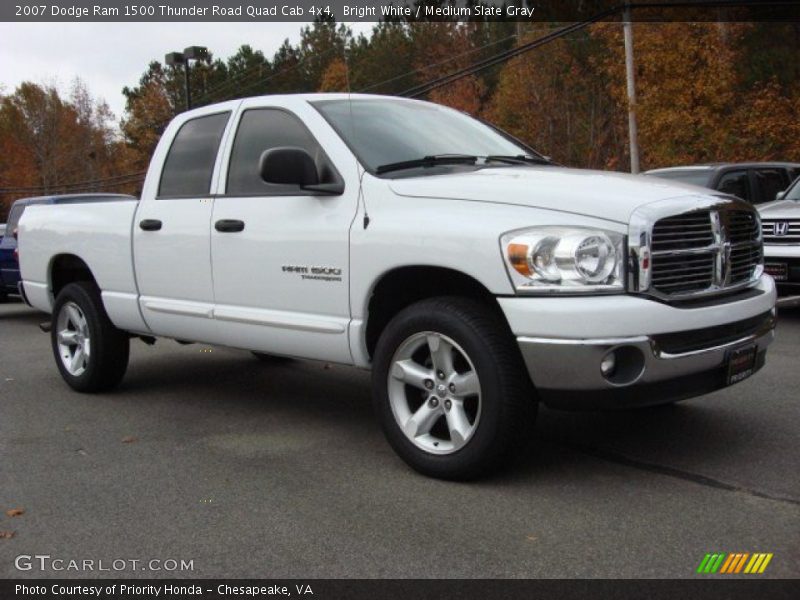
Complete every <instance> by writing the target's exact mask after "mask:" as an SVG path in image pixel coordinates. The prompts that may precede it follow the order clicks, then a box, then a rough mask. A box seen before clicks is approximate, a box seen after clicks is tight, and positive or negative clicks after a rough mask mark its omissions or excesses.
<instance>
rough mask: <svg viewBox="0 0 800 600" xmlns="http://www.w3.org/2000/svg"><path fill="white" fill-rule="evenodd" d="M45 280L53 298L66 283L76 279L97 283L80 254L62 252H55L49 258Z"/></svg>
mask: <svg viewBox="0 0 800 600" xmlns="http://www.w3.org/2000/svg"><path fill="white" fill-rule="evenodd" d="M47 271H48V277H47V282H48V286H49V288H50V292H51V293H52V294H53V299H55V298H57V297H58V293H59V292H60V291H61V290H62V289H63V288H64V286H66V285H67V284H70V283H74V282H76V281H87V282H90V283H94V284H96V283H97V279H95V276H94V273H92V270H91V268H89V265H88V264H87V263H86V261H85V260H83V259H82V258H81V257H80V256H77V255H76V254H69V253H62V254H56V255H55V256H53V258H52V259H50V265H49V266H48V269H47Z"/></svg>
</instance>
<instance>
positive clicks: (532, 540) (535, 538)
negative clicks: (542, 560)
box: [525, 535, 537, 542]
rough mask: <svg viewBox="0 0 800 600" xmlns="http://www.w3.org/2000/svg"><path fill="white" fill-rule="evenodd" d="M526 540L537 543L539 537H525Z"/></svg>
mask: <svg viewBox="0 0 800 600" xmlns="http://www.w3.org/2000/svg"><path fill="white" fill-rule="evenodd" d="M525 539H527V540H528V541H529V542H535V541H536V540H537V537H536V536H535V535H528V536H525Z"/></svg>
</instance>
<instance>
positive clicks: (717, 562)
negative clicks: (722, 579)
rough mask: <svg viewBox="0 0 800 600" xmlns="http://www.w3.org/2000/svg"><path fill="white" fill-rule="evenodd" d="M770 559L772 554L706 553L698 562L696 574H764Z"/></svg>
mask: <svg viewBox="0 0 800 600" xmlns="http://www.w3.org/2000/svg"><path fill="white" fill-rule="evenodd" d="M772 557H773V554H772V553H766V552H755V553H753V554H750V553H749V552H731V553H730V554H728V553H726V552H714V553H708V554H706V555H705V556H704V557H703V560H702V561H700V565H698V567H697V573H706V574H710V575H713V574H714V573H717V572H719V573H720V574H727V575H730V574H736V573H742V572H744V573H747V574H752V575H755V574H757V573H763V572H764V570H765V569H766V568H767V565H768V564H769V562H770V561H771V560H772ZM745 565H746V566H745Z"/></svg>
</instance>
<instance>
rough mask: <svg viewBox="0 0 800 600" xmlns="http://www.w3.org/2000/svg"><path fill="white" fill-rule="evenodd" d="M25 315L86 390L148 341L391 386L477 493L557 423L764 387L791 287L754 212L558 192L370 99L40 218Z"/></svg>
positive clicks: (422, 435) (263, 111)
mask: <svg viewBox="0 0 800 600" xmlns="http://www.w3.org/2000/svg"><path fill="white" fill-rule="evenodd" d="M19 241H20V253H21V267H22V276H23V285H22V292H23V294H24V296H25V298H26V299H27V301H28V302H29V303H30V304H31V305H33V306H34V307H36V308H39V309H42V310H44V311H47V312H51V313H52V333H51V336H52V346H53V353H54V355H55V362H56V364H57V366H58V369H59V370H60V372H61V375H62V376H63V378H64V379H65V380H66V382H67V383H68V384H69V385H70V386H72V387H73V388H75V389H76V390H78V391H82V392H97V391H101V390H107V389H109V388H111V387H113V386H115V385H117V384H118V383H119V382H120V381H121V379H122V378H123V375H124V373H125V369H126V365H127V362H128V348H129V341H130V339H131V338H135V337H142V338H143V339H146V340H152V338H154V337H167V338H174V339H176V340H180V341H196V342H204V343H209V344H219V345H224V346H230V347H235V348H242V349H246V350H250V351H253V352H255V353H259V354H267V355H269V354H277V355H285V356H294V357H302V358H307V359H317V360H324V361H331V362H337V363H343V364H348V365H356V366H358V367H363V368H367V369H371V370H372V381H373V396H374V402H375V408H376V411H377V414H378V416H379V419H380V422H381V424H382V426H383V429H384V431H385V433H386V436H387V438H388V440H389V442H390V443H391V445H392V447H393V448H394V449H395V450H396V451H397V453H398V454H399V455H400V456H401V457H402V458H403V459H404V460H405V461H406V462H407V463H409V464H410V465H411V466H412V467H414V468H415V469H417V470H419V471H421V472H423V473H426V474H428V475H432V476H436V477H443V478H461V479H463V478H471V477H476V476H478V475H480V474H482V473H486V472H487V471H488V470H490V469H492V468H494V467H496V466H498V465H499V464H501V463H503V462H504V461H505V460H506V459H508V458H510V457H511V456H512V455H513V453H514V450H515V449H516V448H518V447H519V444H520V443H521V442H522V441H523V440H524V439H525V437H526V436H527V435H529V434H530V427H531V425H532V423H533V420H534V416H535V413H536V407H537V403H538V401H543V402H545V403H546V404H548V405H550V406H553V407H561V408H571V409H597V408H625V407H633V406H641V405H652V404H659V403H669V402H674V401H676V400H681V399H684V398H689V397H692V396H697V395H700V394H705V393H707V392H711V391H713V390H716V389H719V388H722V387H724V386H726V385H730V384H733V383H736V382H738V381H740V380H742V379H744V378H745V377H747V376H749V375H751V374H752V373H754V372H755V371H757V370H758V369H759V368H761V366H762V365H763V364H764V359H765V354H766V349H767V346H768V345H769V344H770V342H771V341H772V339H773V329H774V320H775V312H774V305H775V286H774V282H773V280H772V278H770V277H769V276H766V275H764V274H763V256H762V240H761V231H760V223H759V219H758V214H757V213H756V211H755V209H753V208H752V207H751V206H749V205H748V204H746V203H743V202H742V201H739V200H736V199H735V198H733V197H729V196H725V195H721V194H719V193H717V192H714V191H710V190H707V189H704V188H699V187H692V186H686V185H682V184H677V183H673V182H670V181H660V180H655V179H652V178H645V177H638V176H630V175H623V174H617V173H607V172H595V171H584V170H576V169H567V168H561V167H558V166H555V165H552V164H550V163H549V161H548V160H547V159H545V158H544V157H542V156H541V155H538V154H536V153H535V152H534V151H533V150H532V149H531V148H528V147H526V146H525V145H524V144H522V143H520V142H519V141H517V140H515V139H514V138H513V137H511V136H509V135H507V134H505V133H503V132H501V131H499V130H497V129H495V128H493V127H491V126H489V125H487V124H484V123H482V122H480V121H478V120H475V119H473V118H471V117H469V116H467V115H465V114H463V113H461V112H458V111H455V110H452V109H449V108H445V107H442V106H438V105H435V104H430V103H426V102H420V101H413V100H406V99H400V98H391V97H380V96H368V95H352V96H348V95H341V94H332V95H329V94H326V95H291V96H272V97H270V96H266V97H260V98H248V99H245V100H237V101H231V102H226V103H222V104H216V105H213V106H206V107H203V108H200V109H197V110H192V111H189V112H186V113H183V114H181V115H180V116H178V117H176V118H175V120H174V121H173V122H172V123H171V124H170V125H169V127H168V128H167V130H166V131H165V133H164V135H163V137H162V139H161V141H160V143H159V144H158V147H157V148H156V151H155V154H154V156H153V158H152V162H151V164H150V170H149V171H148V174H147V178H146V180H145V183H144V188H143V192H142V197H141V199H140V200H139V201H138V202H137V201H134V200H130V201H124V200H123V201H118V202H106V203H101V204H92V205H88V204H87V205H80V204H72V205H53V206H41V207H39V206H35V207H32V208H31V209H30V210H28V211H26V212H25V215H24V217H23V219H22V223H21V226H20V230H19Z"/></svg>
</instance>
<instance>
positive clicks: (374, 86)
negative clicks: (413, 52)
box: [358, 33, 517, 92]
mask: <svg viewBox="0 0 800 600" xmlns="http://www.w3.org/2000/svg"><path fill="white" fill-rule="evenodd" d="M516 37H517V34H516V33H514V34H512V35H510V36H508V37H505V38H503V39H501V40H495V41H494V42H490V43H488V44H485V45H483V46H480V47H478V48H472V49H470V50H467V51H466V52H462V53H460V54H456V55H455V56H451V57H450V58H447V59H445V60H442V61H439V62H437V63H431V64H429V65H425V66H424V67H420V68H419V69H414V70H413V71H408V72H407V73H403V74H402V75H397V76H395V77H392V78H390V79H385V80H383V81H379V82H378V83H373V84H372V85H368V86H367V87H365V88H361V89H360V90H358V91H359V92H366V91H368V90H372V89H375V88H376V87H380V86H382V85H385V84H387V83H391V82H393V81H397V80H398V79H403V78H405V77H408V76H409V75H414V74H415V73H421V72H423V71H427V70H429V69H432V68H434V67H441V66H442V65H446V64H447V63H450V62H453V61H454V60H456V59H459V58H463V57H464V56H468V55H470V54H474V53H476V52H480V51H481V50H485V49H486V48H491V47H492V46H496V45H498V44H502V43H504V42H507V41H509V40H513V39H514V38H516Z"/></svg>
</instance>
